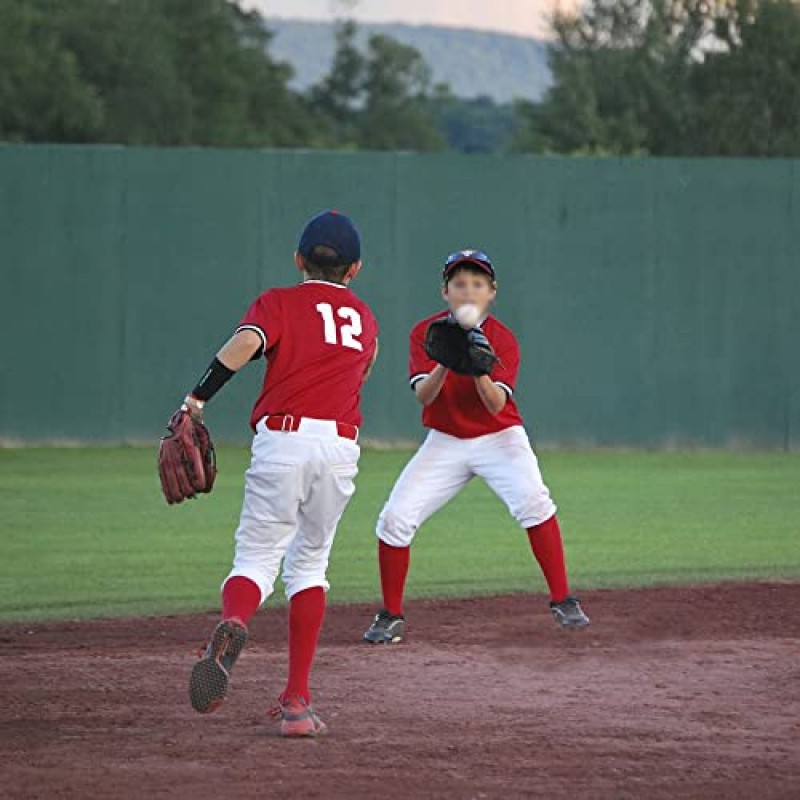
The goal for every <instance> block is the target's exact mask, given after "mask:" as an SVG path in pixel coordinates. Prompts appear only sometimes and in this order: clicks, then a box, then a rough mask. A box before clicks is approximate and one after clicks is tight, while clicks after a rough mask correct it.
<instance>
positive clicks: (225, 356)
mask: <svg viewBox="0 0 800 800" xmlns="http://www.w3.org/2000/svg"><path fill="white" fill-rule="evenodd" d="M262 348H263V341H262V339H261V336H260V335H259V334H258V333H256V332H255V331H254V330H251V329H249V328H243V329H242V330H239V331H237V332H236V333H234V334H233V336H231V338H230V339H228V341H227V342H226V343H225V344H224V345H223V346H222V347H221V348H220V351H219V352H218V353H217V355H216V357H215V358H214V360H213V361H212V362H211V364H209V366H208V369H207V370H206V371H205V373H204V374H203V377H202V378H201V379H200V380H199V381H198V383H197V386H195V387H194V389H192V391H191V392H190V393H189V394H188V395H186V399H185V400H184V405H185V406H186V407H187V408H186V410H187V411H189V413H190V414H191V415H192V416H193V417H194V418H195V419H202V417H203V407H204V406H205V404H206V403H207V402H208V401H209V400H210V399H211V398H212V397H213V396H214V395H215V394H216V393H217V392H218V391H219V390H220V389H221V388H222V387H223V386H224V385H225V384H226V383H227V382H228V381H229V380H230V379H231V378H232V377H233V376H234V374H235V373H237V372H238V371H239V370H240V369H241V368H242V367H243V366H244V365H245V364H247V362H248V361H251V360H252V359H253V356H255V355H256V354H257V353H258V352H259V351H261V349H262Z"/></svg>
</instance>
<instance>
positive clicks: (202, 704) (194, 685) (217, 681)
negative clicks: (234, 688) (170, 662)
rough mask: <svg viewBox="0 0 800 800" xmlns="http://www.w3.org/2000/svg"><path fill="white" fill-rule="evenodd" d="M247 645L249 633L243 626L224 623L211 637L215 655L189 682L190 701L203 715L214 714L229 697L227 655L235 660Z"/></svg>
mask: <svg viewBox="0 0 800 800" xmlns="http://www.w3.org/2000/svg"><path fill="white" fill-rule="evenodd" d="M246 642H247V631H246V630H245V629H244V628H242V627H241V626H239V625H232V624H230V623H227V622H222V623H220V624H219V625H217V627H216V628H215V630H214V633H213V635H212V637H211V654H210V655H207V656H205V657H203V658H201V659H200V660H199V661H198V662H197V663H196V664H195V665H194V667H193V668H192V676H191V678H190V679H189V699H190V700H191V703H192V708H193V709H194V710H195V711H197V712H198V713H200V714H211V713H213V712H214V711H216V710H217V709H218V708H219V707H220V706H221V705H222V704H223V703H224V702H225V697H226V696H227V694H228V683H229V681H230V674H229V673H228V670H226V669H225V667H223V666H222V663H221V659H222V658H223V656H226V655H227V656H229V657H230V658H232V659H233V661H235V660H236V659H237V658H238V657H239V654H240V653H241V652H242V649H243V648H244V645H245V643H246Z"/></svg>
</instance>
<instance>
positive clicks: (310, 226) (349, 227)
mask: <svg viewBox="0 0 800 800" xmlns="http://www.w3.org/2000/svg"><path fill="white" fill-rule="evenodd" d="M319 245H324V246H325V247H330V248H331V250H334V251H335V252H336V255H337V256H338V257H339V263H340V264H354V263H355V262H356V261H360V260H361V237H360V236H359V233H358V229H357V228H356V226H355V225H354V224H353V220H351V219H350V217H348V216H347V215H346V214H342V213H341V212H339V211H323V212H321V213H320V214H317V215H316V216H315V217H312V218H311V219H310V220H309V221H308V223H306V227H305V228H304V229H303V233H302V234H300V243H299V244H298V245H297V252H298V253H300V255H301V256H303V258H311V251H312V250H313V249H314V248H315V247H317V246H319Z"/></svg>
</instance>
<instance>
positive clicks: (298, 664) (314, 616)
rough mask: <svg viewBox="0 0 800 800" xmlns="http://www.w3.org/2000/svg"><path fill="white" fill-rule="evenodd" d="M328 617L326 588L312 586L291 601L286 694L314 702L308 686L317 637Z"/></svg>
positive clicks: (284, 695)
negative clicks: (326, 614) (323, 621)
mask: <svg viewBox="0 0 800 800" xmlns="http://www.w3.org/2000/svg"><path fill="white" fill-rule="evenodd" d="M324 617H325V590H324V589H323V588H322V587H321V586H313V587H312V588H311V589H305V590H304V591H302V592H298V593H297V594H296V595H294V596H293V597H292V599H291V600H290V601H289V680H288V681H287V682H286V689H285V690H284V692H283V697H290V696H292V695H295V696H297V697H302V698H303V699H304V700H305V701H306V703H311V691H310V689H309V687H308V681H309V677H310V675H311V665H312V664H313V662H314V653H316V651H317V639H318V638H319V631H320V628H321V627H322V620H323V619H324Z"/></svg>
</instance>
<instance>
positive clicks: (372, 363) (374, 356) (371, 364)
mask: <svg viewBox="0 0 800 800" xmlns="http://www.w3.org/2000/svg"><path fill="white" fill-rule="evenodd" d="M377 360H378V340H377V339H376V340H375V352H374V353H373V354H372V360H371V361H370V362H369V366H368V367H367V368H366V369H365V370H364V377H363V378H362V379H361V383H362V384H364V383H366V382H367V378H369V376H370V373H371V372H372V368H373V367H374V366H375V362H376V361H377Z"/></svg>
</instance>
